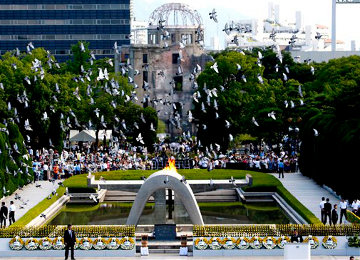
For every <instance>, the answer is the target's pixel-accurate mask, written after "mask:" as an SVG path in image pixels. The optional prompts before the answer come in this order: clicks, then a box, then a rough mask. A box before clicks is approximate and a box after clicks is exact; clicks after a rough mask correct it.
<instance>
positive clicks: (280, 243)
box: [276, 236, 291, 249]
mask: <svg viewBox="0 0 360 260" xmlns="http://www.w3.org/2000/svg"><path fill="white" fill-rule="evenodd" d="M276 242H277V246H278V247H279V248H281V249H284V247H285V245H286V244H288V243H290V242H291V240H290V238H289V237H288V236H281V237H279V239H278V240H277V241H276Z"/></svg>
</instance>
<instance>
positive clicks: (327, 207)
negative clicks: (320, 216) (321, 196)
mask: <svg viewBox="0 0 360 260" xmlns="http://www.w3.org/2000/svg"><path fill="white" fill-rule="evenodd" d="M331 208H332V207H331V204H330V199H329V198H326V202H325V204H324V210H325V219H324V222H325V223H324V224H326V223H327V219H328V218H329V225H331Z"/></svg>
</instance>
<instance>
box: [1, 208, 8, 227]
mask: <svg viewBox="0 0 360 260" xmlns="http://www.w3.org/2000/svg"><path fill="white" fill-rule="evenodd" d="M1 204H2V205H1V209H0V226H1V228H3V227H4V228H6V219H7V217H8V213H9V212H8V208H7V207H6V205H5V202H2V203H1Z"/></svg>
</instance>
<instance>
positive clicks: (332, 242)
mask: <svg viewBox="0 0 360 260" xmlns="http://www.w3.org/2000/svg"><path fill="white" fill-rule="evenodd" d="M322 245H323V247H325V248H326V249H334V248H335V247H336V246H337V239H336V237H333V236H325V237H324V238H323V240H322Z"/></svg>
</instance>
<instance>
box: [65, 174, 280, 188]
mask: <svg viewBox="0 0 360 260" xmlns="http://www.w3.org/2000/svg"><path fill="white" fill-rule="evenodd" d="M154 172H156V171H142V170H130V171H111V172H97V173H95V174H94V175H95V179H97V180H98V179H99V178H100V176H102V177H104V179H105V180H140V179H141V177H142V176H145V177H149V176H150V175H151V174H153V173H154ZM178 172H179V174H181V175H184V176H185V178H186V179H188V180H210V179H213V180H219V179H230V178H231V176H233V177H234V178H235V179H244V178H245V176H246V174H251V175H252V176H253V187H251V188H247V189H248V190H249V191H250V190H252V189H254V188H256V189H257V190H259V189H265V190H268V191H269V189H271V187H275V186H277V185H279V184H281V183H280V182H279V181H278V180H277V179H276V178H274V177H273V176H272V175H270V174H266V173H262V172H252V171H242V170H222V169H221V170H220V169H219V170H213V171H211V172H209V171H207V170H205V169H192V170H178ZM64 184H65V186H67V187H86V186H87V174H81V175H76V176H73V177H71V178H70V179H68V180H66V181H65V182H64Z"/></svg>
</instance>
